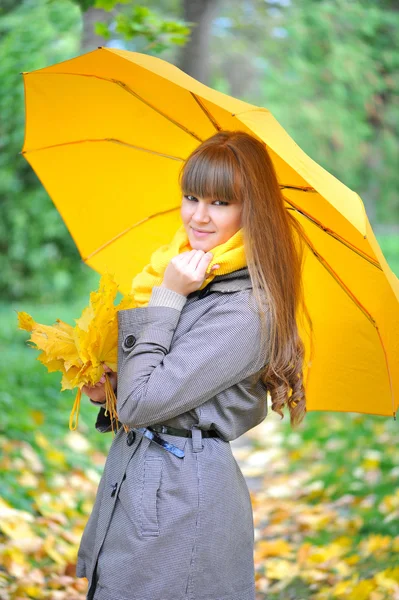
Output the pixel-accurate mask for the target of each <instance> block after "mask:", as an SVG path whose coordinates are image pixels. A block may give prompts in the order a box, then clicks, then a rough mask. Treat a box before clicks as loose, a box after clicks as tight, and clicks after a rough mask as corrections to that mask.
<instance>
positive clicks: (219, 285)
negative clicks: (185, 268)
mask: <svg viewBox="0 0 399 600" xmlns="http://www.w3.org/2000/svg"><path fill="white" fill-rule="evenodd" d="M209 288H210V289H211V290H212V291H213V292H239V291H240V290H248V289H252V281H251V278H250V276H249V270H248V267H244V268H242V269H237V270H236V271H232V272H231V273H227V274H226V275H215V277H214V278H213V280H212V281H211V283H210V284H209Z"/></svg>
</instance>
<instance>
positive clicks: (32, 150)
mask: <svg viewBox="0 0 399 600" xmlns="http://www.w3.org/2000/svg"><path fill="white" fill-rule="evenodd" d="M84 142H92V143H95V142H112V143H113V144H121V145H122V146H128V147H129V148H133V149H134V150H140V151H142V152H148V153H149V154H155V155H156V156H163V157H164V158H170V159H172V160H178V161H179V162H183V161H184V159H183V158H180V157H179V156H172V155H171V154H164V153H163V152H156V151H155V150H150V149H149V148H143V147H142V146H135V145H134V144H128V142H123V141H122V140H118V139H116V138H98V139H86V140H73V141H71V142H63V143H61V144H52V145H50V146H42V147H41V148H32V149H31V150H23V151H22V152H19V154H30V153H31V152H39V151H40V150H49V149H50V148H58V147H60V146H72V145H73V144H82V143H84Z"/></svg>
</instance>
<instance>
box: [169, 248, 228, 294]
mask: <svg viewBox="0 0 399 600" xmlns="http://www.w3.org/2000/svg"><path fill="white" fill-rule="evenodd" d="M212 258H213V254H212V252H206V253H205V252H204V251H203V250H190V251H188V252H182V253H181V254H178V255H177V256H174V257H173V258H172V260H171V261H170V263H169V264H168V266H167V267H166V269H165V272H164V276H163V281H162V284H161V286H160V287H166V288H168V289H170V290H172V291H174V292H177V293H178V294H183V296H188V295H189V294H191V292H195V291H196V290H198V289H199V288H200V287H201V285H202V283H203V282H204V279H205V275H206V270H207V268H208V265H209V263H210V262H211V260H212ZM218 268H219V265H213V267H212V270H214V269H218Z"/></svg>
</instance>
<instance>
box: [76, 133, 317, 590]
mask: <svg viewBox="0 0 399 600" xmlns="http://www.w3.org/2000/svg"><path fill="white" fill-rule="evenodd" d="M179 183H180V186H181V189H182V193H183V198H182V204H181V219H182V223H183V224H182V226H181V227H180V228H179V230H178V231H177V232H176V234H175V237H174V238H173V240H172V242H171V245H170V248H169V247H168V246H166V247H162V248H161V249H159V250H157V251H156V252H155V253H154V254H153V255H152V257H151V263H150V264H149V265H147V266H146V267H145V269H144V270H143V271H142V273H139V274H138V275H137V276H136V277H135V278H134V280H133V288H134V289H135V290H136V291H137V292H139V291H140V290H141V291H143V289H144V286H143V285H142V283H143V281H144V279H145V277H147V278H148V277H153V278H154V277H155V276H157V277H158V279H156V278H155V279H149V281H152V282H153V281H154V280H155V281H159V282H160V284H159V285H152V287H151V289H150V293H148V298H147V299H148V300H149V301H148V302H147V303H143V305H142V306H139V307H137V308H134V309H128V310H120V311H119V312H118V332H119V333H118V373H117V375H116V373H111V375H110V376H111V381H112V384H113V386H114V389H115V390H116V389H117V411H118V417H119V419H120V423H123V424H125V425H127V426H129V427H130V428H131V430H130V431H129V433H126V432H125V431H124V428H123V427H120V428H119V429H118V432H117V434H116V436H115V437H114V439H113V442H112V445H111V448H110V451H109V454H108V457H107V461H106V464H105V467H104V473H103V476H102V478H101V481H100V484H99V488H98V492H97V496H96V501H95V504H94V507H93V511H92V514H91V515H90V518H89V521H88V523H87V526H86V528H85V531H84V533H83V536H82V541H81V545H80V548H79V553H78V564H77V569H76V572H77V576H78V577H87V578H88V580H89V591H88V595H87V598H90V599H93V598H94V599H95V600H197V599H198V600H199V599H206V600H254V598H255V581H254V560H253V549H254V526H253V515H252V506H251V498H250V494H249V491H248V487H247V485H246V482H245V479H244V477H243V475H242V472H241V470H240V468H239V466H238V464H237V462H236V461H235V459H234V456H233V454H232V451H231V447H230V444H229V442H230V441H231V440H233V439H236V438H237V437H239V436H240V435H242V434H244V433H245V432H246V431H248V430H249V429H251V428H253V427H255V426H256V425H258V424H259V423H260V422H261V421H263V419H264V418H265V417H266V414H267V391H269V392H270V395H271V400H272V409H273V410H275V411H277V412H278V413H279V414H280V415H281V416H282V417H283V413H282V410H281V409H282V408H283V407H284V406H285V405H288V409H289V412H290V417H291V424H292V426H296V425H297V424H299V423H300V422H301V421H302V419H303V417H304V415H305V412H306V406H305V393H304V389H303V380H302V363H303V356H304V346H303V343H302V341H301V339H300V338H299V335H298V329H297V324H296V316H297V311H298V310H299V308H303V309H304V310H305V307H304V303H303V292H302V285H301V266H302V246H301V244H300V243H298V245H297V246H296V242H299V241H300V234H301V230H300V227H299V225H298V223H297V221H296V220H295V219H293V218H292V217H291V216H290V214H289V213H288V212H287V210H286V209H285V208H284V203H283V198H282V195H281V192H280V188H279V184H278V181H277V177H276V174H275V171H274V168H273V164H272V161H271V159H270V157H269V154H268V152H267V150H266V147H265V145H264V143H263V142H261V141H260V140H258V139H257V138H255V137H252V136H250V135H249V134H247V133H245V132H242V131H220V132H218V133H216V134H215V135H214V136H212V137H211V138H209V139H207V140H205V141H204V142H203V143H202V144H201V145H200V146H198V147H197V148H196V149H195V150H194V151H193V152H192V154H191V155H190V156H189V157H188V159H187V160H186V161H185V163H184V164H183V168H182V170H181V172H180V178H179ZM295 233H298V234H299V235H298V236H297V237H296V238H295V235H294V234H295ZM165 249H166V250H171V249H172V250H173V249H175V250H176V249H177V252H176V255H174V256H173V257H172V258H171V260H170V261H169V262H168V264H164V265H163V267H162V261H157V260H155V258H156V257H158V256H159V254H160V253H162V251H165ZM212 260H214V262H215V264H213V265H212V267H211V268H210V269H209V270H208V267H209V266H210V263H211V262H212ZM160 265H161V266H160ZM146 281H148V279H147V280H146ZM205 281H206V282H207V284H206V286H205V287H204V286H203V284H204V282H205ZM200 288H202V289H200ZM253 300H255V301H256V304H254V302H253ZM83 392H84V393H86V394H87V395H88V396H89V397H90V399H91V401H92V402H93V403H97V402H100V403H104V401H105V392H104V385H103V383H99V384H97V385H96V386H93V387H88V386H85V387H84V388H83ZM107 414H108V413H107ZM96 426H97V428H98V429H99V430H100V431H110V430H111V427H110V422H109V417H108V421H107V415H105V411H104V408H100V412H99V416H98V419H97V423H96ZM139 428H147V429H146V431H147V432H148V431H153V432H156V433H155V435H157V436H158V438H157V441H154V440H151V439H149V438H148V437H146V436H145V435H144V434H143V433H142V432H143V431H144V429H142V430H141V432H139V431H138V429H139ZM161 433H162V435H160V434H161ZM162 439H163V440H166V442H169V444H170V446H168V444H165V445H164V446H162ZM160 440H161V443H160ZM167 447H168V448H169V450H168V448H167ZM171 448H172V449H173V448H174V450H171ZM179 453H180V456H179ZM183 454H184V456H183Z"/></svg>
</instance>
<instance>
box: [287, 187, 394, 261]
mask: <svg viewBox="0 0 399 600" xmlns="http://www.w3.org/2000/svg"><path fill="white" fill-rule="evenodd" d="M283 198H284V200H285V201H286V202H287V203H288V204H290V205H291V207H292V208H288V209H287V210H294V211H295V212H298V213H300V214H301V215H303V216H304V217H306V219H308V220H309V221H311V222H312V223H313V225H316V227H318V228H319V229H322V230H323V231H324V233H326V234H327V235H330V236H331V237H333V238H334V239H335V240H337V242H340V243H341V244H343V245H344V246H346V247H347V248H349V250H352V252H355V253H356V254H358V255H359V256H360V257H361V258H364V260H367V262H369V263H370V264H371V265H373V267H376V268H377V269H380V271H382V270H383V269H382V267H381V265H380V263H379V262H378V261H377V260H376V259H375V258H373V257H372V256H370V255H369V254H366V252H364V250H360V248H358V247H357V246H355V245H354V244H351V242H348V240H346V239H345V238H344V237H342V236H341V235H339V234H338V233H336V232H335V231H333V230H332V229H330V228H329V227H326V226H325V225H323V223H321V222H320V221H319V220H318V219H316V218H315V217H313V216H312V215H310V214H309V213H307V212H305V211H304V210H303V209H302V208H298V206H296V205H295V204H294V203H293V202H292V201H291V200H288V199H287V198H286V197H285V196H283Z"/></svg>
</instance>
